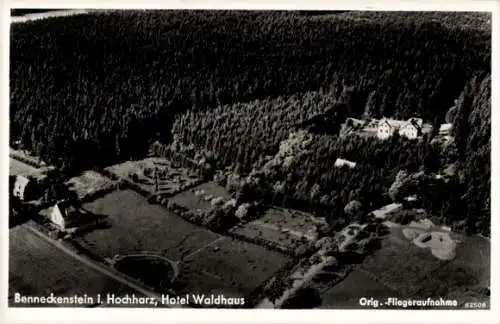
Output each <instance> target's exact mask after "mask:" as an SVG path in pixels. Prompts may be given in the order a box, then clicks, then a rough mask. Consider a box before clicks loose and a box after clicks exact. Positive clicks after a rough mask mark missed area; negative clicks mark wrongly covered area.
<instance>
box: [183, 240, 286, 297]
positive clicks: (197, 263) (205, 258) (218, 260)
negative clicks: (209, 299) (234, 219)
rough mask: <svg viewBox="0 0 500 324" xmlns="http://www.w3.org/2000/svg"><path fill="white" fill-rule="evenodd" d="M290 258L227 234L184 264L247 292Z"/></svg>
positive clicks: (190, 257)
mask: <svg viewBox="0 0 500 324" xmlns="http://www.w3.org/2000/svg"><path fill="white" fill-rule="evenodd" d="M288 261H290V258H289V257H287V256H286V255H284V254H282V253H279V252H273V251H269V250H267V249H266V248H264V247H261V246H258V245H255V244H251V243H247V242H242V241H239V240H236V239H232V238H228V237H226V238H223V239H221V240H220V241H219V242H216V244H213V245H211V246H210V247H208V248H205V249H203V250H201V251H199V252H198V253H196V254H194V255H191V256H189V257H187V258H186V260H185V261H184V264H185V265H187V266H189V267H191V268H194V269H198V270H200V269H202V270H203V271H204V272H206V273H209V274H211V275H212V276H214V278H220V279H221V280H223V281H225V282H226V283H229V284H230V285H231V286H232V287H236V288H237V291H238V292H239V293H241V294H242V295H245V296H246V295H247V294H249V293H250V292H251V291H252V290H254V289H255V288H257V287H258V286H260V285H261V284H262V283H263V282H264V281H265V280H266V279H268V278H269V277H271V276H272V275H273V274H274V273H275V272H276V271H277V270H278V269H280V268H281V267H283V266H284V265H285V263H286V262H288Z"/></svg>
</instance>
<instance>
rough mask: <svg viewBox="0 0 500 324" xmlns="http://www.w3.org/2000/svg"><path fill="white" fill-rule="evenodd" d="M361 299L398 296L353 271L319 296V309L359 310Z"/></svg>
mask: <svg viewBox="0 0 500 324" xmlns="http://www.w3.org/2000/svg"><path fill="white" fill-rule="evenodd" d="M361 297H367V298H370V297H373V298H384V297H399V294H398V293H397V292H396V291H394V290H392V289H390V288H388V287H386V286H384V285H383V284H382V283H380V282H377V281H375V280H373V279H372V278H370V277H369V276H367V275H366V274H365V273H363V272H361V271H357V270H354V271H352V272H351V273H349V275H348V276H347V277H346V278H345V279H344V280H342V281H341V282H339V283H338V284H336V285H335V286H333V287H332V288H330V289H328V290H326V291H324V292H323V293H322V294H321V298H322V303H321V305H320V306H319V308H327V309H335V308H359V299H360V298H361Z"/></svg>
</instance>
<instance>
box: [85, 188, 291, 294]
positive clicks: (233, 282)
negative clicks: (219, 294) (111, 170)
mask: <svg viewBox="0 0 500 324" xmlns="http://www.w3.org/2000/svg"><path fill="white" fill-rule="evenodd" d="M83 207H84V208H85V209H86V210H89V211H91V212H93V213H95V214H99V215H106V216H108V223H109V227H108V228H105V229H98V230H95V231H93V232H90V233H87V234H85V235H84V236H83V237H80V238H76V241H77V242H78V243H80V244H82V245H83V246H84V247H86V248H87V249H89V250H90V251H91V252H92V253H95V254H97V255H99V256H101V257H105V258H106V257H113V256H114V255H116V254H119V255H127V254H135V253H138V252H148V253H154V254H157V255H161V256H164V257H166V258H169V259H170V260H173V261H180V260H182V262H181V265H180V266H181V271H180V276H179V278H178V279H177V281H176V283H175V286H174V289H175V290H176V291H177V292H184V293H195V292H198V291H200V292H202V293H209V292H211V291H213V290H220V291H224V292H225V293H227V294H230V293H234V294H235V295H237V296H241V295H246V294H248V293H249V292H250V291H251V290H252V289H254V288H256V287H258V286H259V285H260V283H262V282H263V281H264V280H265V279H267V278H268V277H269V276H271V275H272V274H273V273H274V272H275V271H276V270H278V269H279V268H280V267H281V266H282V265H283V264H284V263H285V262H286V261H288V260H289V258H288V257H286V256H284V255H282V254H280V253H276V252H271V251H268V250H266V249H265V248H263V247H260V246H257V245H254V244H249V243H245V242H240V241H237V240H233V239H230V238H226V237H223V236H220V235H218V234H215V233H213V232H211V231H208V230H206V229H204V228H202V227H198V226H195V225H192V224H190V223H188V222H186V221H184V220H183V219H181V218H180V217H178V216H176V215H175V214H172V213H170V212H168V211H167V210H166V209H164V208H162V207H160V206H158V205H149V204H148V203H147V202H146V200H145V199H144V198H143V197H142V196H140V195H139V194H137V193H135V192H133V191H130V190H125V191H115V192H112V193H110V194H108V195H106V196H105V197H103V198H100V199H97V200H95V201H93V202H91V203H87V204H85V205H84V206H83ZM261 260H266V262H260V261H261Z"/></svg>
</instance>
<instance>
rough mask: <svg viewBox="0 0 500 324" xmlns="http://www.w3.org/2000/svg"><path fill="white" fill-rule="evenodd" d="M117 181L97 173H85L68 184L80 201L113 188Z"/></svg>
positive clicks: (70, 180)
mask: <svg viewBox="0 0 500 324" xmlns="http://www.w3.org/2000/svg"><path fill="white" fill-rule="evenodd" d="M114 183H115V181H112V180H111V179H109V178H107V177H104V176H102V175H100V174H99V173H97V172H95V171H85V172H83V173H82V174H81V175H79V176H78V177H73V178H71V179H69V180H68V181H67V182H66V184H67V185H68V186H69V189H70V190H74V191H75V192H76V194H77V195H78V198H79V199H82V198H83V197H85V196H88V195H90V194H92V193H94V192H96V191H100V190H105V189H108V188H111V187H112V186H113V185H114Z"/></svg>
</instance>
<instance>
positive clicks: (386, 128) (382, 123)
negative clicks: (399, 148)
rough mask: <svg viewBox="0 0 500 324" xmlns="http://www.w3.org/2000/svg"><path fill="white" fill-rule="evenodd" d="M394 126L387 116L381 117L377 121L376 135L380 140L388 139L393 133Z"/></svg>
mask: <svg viewBox="0 0 500 324" xmlns="http://www.w3.org/2000/svg"><path fill="white" fill-rule="evenodd" d="M394 131H395V128H394V126H393V125H392V124H391V123H390V122H389V120H388V119H387V118H382V119H381V120H379V122H378V129H377V137H378V138H380V139H381V140H385V139H388V138H389V137H391V136H392V135H393V134H394Z"/></svg>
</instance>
